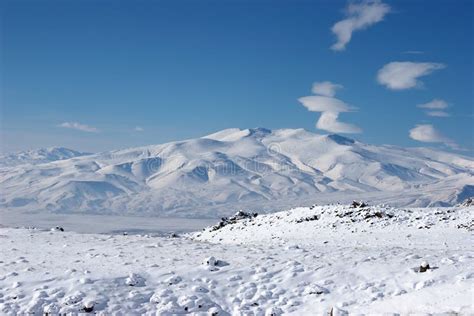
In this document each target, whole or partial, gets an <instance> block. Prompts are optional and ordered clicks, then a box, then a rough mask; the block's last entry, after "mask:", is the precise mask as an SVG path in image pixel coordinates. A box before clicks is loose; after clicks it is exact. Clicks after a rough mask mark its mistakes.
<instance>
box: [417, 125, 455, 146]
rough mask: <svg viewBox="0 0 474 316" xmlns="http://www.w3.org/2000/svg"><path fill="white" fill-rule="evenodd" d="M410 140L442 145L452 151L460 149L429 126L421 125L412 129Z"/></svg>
mask: <svg viewBox="0 0 474 316" xmlns="http://www.w3.org/2000/svg"><path fill="white" fill-rule="evenodd" d="M410 138H411V139H414V140H417V141H419V142H425V143H442V144H445V145H446V146H449V147H451V148H453V149H460V148H459V146H458V144H456V143H455V142H454V141H453V140H451V139H450V138H448V137H446V136H444V135H443V134H441V133H440V132H438V131H437V130H436V129H435V128H434V126H433V125H431V124H421V125H417V126H416V127H414V128H412V129H411V130H410Z"/></svg>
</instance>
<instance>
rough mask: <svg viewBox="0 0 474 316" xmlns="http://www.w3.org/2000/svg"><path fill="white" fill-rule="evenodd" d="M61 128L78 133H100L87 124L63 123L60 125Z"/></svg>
mask: <svg viewBox="0 0 474 316" xmlns="http://www.w3.org/2000/svg"><path fill="white" fill-rule="evenodd" d="M58 126H59V127H64V128H70V129H75V130H78V131H83V132H89V133H98V132H99V129H97V128H96V127H93V126H89V125H86V124H81V123H77V122H63V123H61V124H59V125H58Z"/></svg>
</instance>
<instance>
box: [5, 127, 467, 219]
mask: <svg viewBox="0 0 474 316" xmlns="http://www.w3.org/2000/svg"><path fill="white" fill-rule="evenodd" d="M57 151H59V152H57ZM57 151H55V152H46V153H45V152H43V151H38V152H28V153H21V154H17V155H16V156H15V155H9V156H4V157H0V191H1V192H2V196H1V197H0V207H1V208H3V209H7V208H8V209H16V210H27V211H29V212H30V211H45V210H48V211H52V212H67V213H95V214H121V215H124V214H127V215H145V216H146V215H153V216H173V217H177V216H179V217H214V218H215V217H219V216H222V215H230V214H231V212H233V210H235V209H240V208H242V209H263V210H266V211H274V210H278V209H282V208H289V207H294V206H297V205H302V204H312V203H314V202H318V203H330V202H335V201H338V202H350V201H351V200H352V199H364V200H369V201H371V202H372V203H390V204H391V205H397V206H448V205H454V204H456V203H459V202H460V201H463V200H464V199H465V198H467V197H470V196H472V195H474V159H473V158H471V157H463V156H459V155H455V154H450V153H446V152H441V151H435V150H430V149H425V148H400V147H395V146H372V145H368V144H364V143H361V142H358V141H355V140H352V139H349V138H345V137H342V136H339V135H318V134H314V133H310V132H308V131H305V130H303V129H281V130H274V131H271V130H267V129H263V128H256V129H246V130H240V129H227V130H223V131H220V132H218V133H214V134H211V135H208V136H204V137H202V138H196V139H190V140H185V141H178V142H172V143H167V144H162V145H153V146H145V147H140V148H131V149H124V150H116V151H110V152H104V153H98V154H89V155H83V154H81V153H77V152H72V151H71V152H70V151H67V150H65V149H59V150H57ZM65 158H70V159H65Z"/></svg>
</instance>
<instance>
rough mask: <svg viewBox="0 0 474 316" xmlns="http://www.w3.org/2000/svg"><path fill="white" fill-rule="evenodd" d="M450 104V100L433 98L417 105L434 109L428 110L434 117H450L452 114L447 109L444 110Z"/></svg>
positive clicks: (428, 113)
mask: <svg viewBox="0 0 474 316" xmlns="http://www.w3.org/2000/svg"><path fill="white" fill-rule="evenodd" d="M448 106H449V104H448V102H446V101H444V100H441V99H433V100H432V101H430V102H427V103H423V104H418V105H417V107H419V108H421V109H428V110H432V111H427V112H426V115H428V116H434V117H449V116H450V114H449V113H448V112H446V111H443V110H444V109H446V108H447V107H448Z"/></svg>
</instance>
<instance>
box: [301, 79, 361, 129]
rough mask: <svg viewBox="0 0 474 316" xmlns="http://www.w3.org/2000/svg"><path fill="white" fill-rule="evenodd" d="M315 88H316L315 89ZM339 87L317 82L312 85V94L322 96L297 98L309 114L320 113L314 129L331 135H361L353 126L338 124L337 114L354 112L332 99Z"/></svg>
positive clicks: (342, 103) (352, 108) (346, 105)
mask: <svg viewBox="0 0 474 316" xmlns="http://www.w3.org/2000/svg"><path fill="white" fill-rule="evenodd" d="M315 87H316V88H315ZM337 88H342V86H341V85H338V84H333V83H331V82H328V81H325V82H319V83H318V82H317V83H315V84H314V85H313V92H314V93H318V94H322V95H312V96H307V97H302V98H299V99H298V101H299V102H300V103H301V104H303V106H304V107H306V108H307V109H308V111H311V112H321V116H320V117H319V120H318V121H317V123H316V127H317V128H319V129H322V130H326V131H329V132H331V133H361V132H362V130H361V129H360V128H358V127H357V126H355V125H352V124H347V123H343V122H339V121H338V120H337V119H338V117H339V113H341V112H350V111H353V110H355V108H354V107H351V106H350V105H348V104H346V103H345V102H344V101H341V100H339V99H336V98H334V95H335V90H336V89H337Z"/></svg>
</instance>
